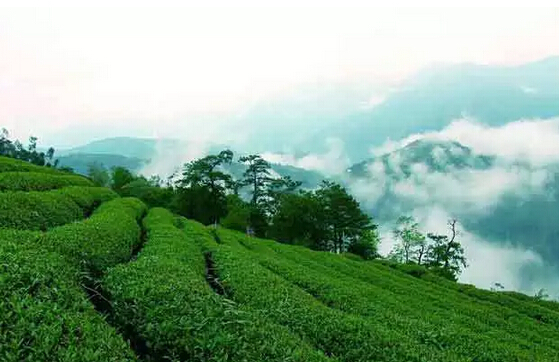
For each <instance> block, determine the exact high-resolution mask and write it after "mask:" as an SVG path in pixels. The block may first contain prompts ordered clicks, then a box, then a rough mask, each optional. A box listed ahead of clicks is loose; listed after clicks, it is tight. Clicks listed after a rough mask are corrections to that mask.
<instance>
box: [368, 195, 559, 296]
mask: <svg viewBox="0 0 559 362" xmlns="http://www.w3.org/2000/svg"><path fill="white" fill-rule="evenodd" d="M412 215H413V217H414V218H415V219H416V220H417V221H418V222H419V224H420V226H421V231H422V232H424V233H427V232H433V233H435V234H440V235H450V234H449V229H448V226H447V221H448V220H449V219H451V218H453V216H454V215H452V214H450V213H449V212H448V211H446V210H445V209H444V208H441V207H438V206H434V207H427V208H418V209H415V210H414V211H413V213H412ZM458 231H459V234H458V237H457V240H458V241H459V242H460V243H461V244H462V246H463V247H464V254H465V256H466V259H467V262H468V265H469V266H468V268H466V269H464V270H463V272H462V274H461V275H460V277H459V281H460V282H461V283H467V284H474V285H476V286H477V287H479V288H484V289H490V288H491V287H492V286H493V284H494V283H501V284H502V285H503V286H504V287H505V290H515V291H521V292H524V293H526V294H529V295H534V294H535V293H536V292H537V291H538V290H539V289H540V288H544V289H546V290H547V291H548V293H549V294H550V295H552V296H553V297H555V298H557V297H559V288H558V287H557V286H556V285H555V284H554V283H553V280H554V279H553V278H552V277H551V276H552V275H554V274H555V269H553V267H552V266H550V265H547V264H545V262H544V261H543V259H542V257H541V256H540V255H538V254H537V253H535V252H533V251H531V250H527V249H524V248H521V247H518V246H513V245H507V244H496V243H494V242H490V241H487V240H484V239H482V238H480V237H478V236H477V235H475V234H472V233H470V232H468V231H467V230H464V229H463V228H462V226H461V225H460V224H458ZM380 236H381V240H382V241H381V244H380V248H379V252H380V253H381V255H388V254H389V253H390V251H391V250H392V249H393V247H394V246H395V245H396V242H397V241H396V240H395V239H394V236H393V234H392V230H391V227H390V226H389V225H384V226H383V227H382V228H381V229H380ZM525 268H538V270H539V275H538V276H537V277H536V278H534V279H533V280H530V281H526V280H525V278H524V275H523V272H524V269H525Z"/></svg>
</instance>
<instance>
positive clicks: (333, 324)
mask: <svg viewBox="0 0 559 362" xmlns="http://www.w3.org/2000/svg"><path fill="white" fill-rule="evenodd" d="M218 234H219V238H220V240H221V241H222V243H223V245H222V244H220V245H218V246H216V247H215V248H214V249H213V250H212V255H213V256H214V260H215V261H216V265H217V266H218V274H219V276H220V278H221V280H222V281H223V285H224V287H225V288H226V290H227V291H228V293H231V295H233V296H234V299H235V301H237V302H238V303H240V304H242V305H245V306H247V307H249V308H251V309H252V310H253V312H254V313H259V314H260V315H261V316H262V317H264V318H268V319H269V320H270V321H273V322H275V323H278V324H281V325H283V326H286V327H287V328H289V329H290V330H291V331H292V333H294V334H296V335H298V336H299V338H301V339H302V340H307V341H309V342H310V343H312V344H313V345H314V346H316V348H318V349H320V350H322V351H324V352H325V353H326V354H327V355H328V356H332V357H334V358H336V359H338V360H340V361H368V360H376V361H420V360H422V359H421V358H423V360H429V361H454V360H457V359H452V358H450V357H451V355H449V354H447V353H437V352H435V351H429V349H427V348H424V347H423V346H420V345H414V344H413V343H411V342H410V340H409V338H405V337H404V336H402V335H401V334H400V333H399V331H395V330H392V329H391V328H390V326H385V325H383V323H378V322H376V321H374V320H373V319H370V320H368V319H366V318H363V317H361V316H357V315H354V314H352V313H344V312H342V311H340V310H336V309H334V308H330V307H328V306H327V305H328V304H327V303H324V302H322V301H319V300H317V298H319V297H320V296H319V295H316V294H313V293H312V292H310V293H309V292H307V291H305V290H304V289H302V288H301V287H300V286H297V285H294V284H292V283H291V281H289V280H287V279H285V278H286V275H284V274H282V275H278V271H277V270H275V269H270V267H271V265H268V264H266V265H260V264H259V262H260V260H261V259H260V258H259V256H258V254H260V255H262V256H263V258H266V259H268V258H267V257H266V256H265V255H264V254H265V253H264V252H263V251H259V252H258V253H253V252H250V251H248V250H246V249H245V248H244V247H242V246H241V245H240V244H239V243H238V240H242V242H243V243H245V244H247V243H251V240H253V241H252V243H251V245H258V244H259V243H260V242H261V241H260V240H256V239H250V238H245V237H244V236H242V235H241V234H233V233H231V232H228V231H226V230H220V231H218ZM286 247H288V246H286ZM290 248H291V247H290ZM305 250H306V249H305ZM274 257H275V258H279V257H278V256H274ZM296 273H297V272H296V271H294V273H293V274H296ZM340 297H341V298H343V296H341V295H340ZM369 304H374V299H371V302H370V303H369Z"/></svg>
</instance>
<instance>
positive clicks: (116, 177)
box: [110, 166, 136, 194]
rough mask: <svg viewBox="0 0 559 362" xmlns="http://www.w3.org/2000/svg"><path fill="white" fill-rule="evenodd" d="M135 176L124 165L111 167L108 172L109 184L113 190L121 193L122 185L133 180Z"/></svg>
mask: <svg viewBox="0 0 559 362" xmlns="http://www.w3.org/2000/svg"><path fill="white" fill-rule="evenodd" d="M135 178H136V177H135V176H134V175H133V174H132V172H130V170H128V169H127V168H125V167H121V166H118V167H113V168H112V169H111V174H110V179H111V181H110V184H111V185H110V186H111V188H112V189H113V190H115V191H116V192H118V193H119V194H120V193H121V191H122V189H123V187H125V186H126V185H128V184H129V183H130V182H132V181H134V179H135Z"/></svg>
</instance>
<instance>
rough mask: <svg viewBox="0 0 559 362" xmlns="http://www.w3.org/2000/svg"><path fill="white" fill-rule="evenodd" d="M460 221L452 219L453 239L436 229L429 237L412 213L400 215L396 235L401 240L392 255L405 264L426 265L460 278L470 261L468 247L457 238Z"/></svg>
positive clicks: (436, 272)
mask: <svg viewBox="0 0 559 362" xmlns="http://www.w3.org/2000/svg"><path fill="white" fill-rule="evenodd" d="M457 223H458V222H457V221H456V220H454V219H452V220H449V222H448V226H449V229H450V232H451V237H450V239H449V237H448V236H446V235H437V234H433V233H428V234H427V238H426V237H425V235H423V234H422V233H421V232H420V231H419V224H418V223H417V222H415V220H414V219H413V218H412V217H410V216H402V217H400V218H399V219H398V222H397V225H396V228H395V229H394V237H395V238H396V240H397V241H398V243H397V244H396V246H395V247H394V249H393V250H392V251H391V253H390V256H389V257H390V259H392V260H394V261H397V262H399V263H403V264H410V263H415V264H417V265H425V266H426V267H428V268H429V270H430V271H431V272H433V273H434V274H437V275H439V276H441V277H444V278H447V279H449V280H453V281H456V280H458V275H459V274H460V272H461V271H462V268H466V267H467V266H468V265H467V262H466V257H465V256H464V248H462V245H461V244H460V243H459V242H458V241H456V237H457V236H458V230H457ZM412 269H413V268H412ZM420 269H421V268H418V269H417V270H420Z"/></svg>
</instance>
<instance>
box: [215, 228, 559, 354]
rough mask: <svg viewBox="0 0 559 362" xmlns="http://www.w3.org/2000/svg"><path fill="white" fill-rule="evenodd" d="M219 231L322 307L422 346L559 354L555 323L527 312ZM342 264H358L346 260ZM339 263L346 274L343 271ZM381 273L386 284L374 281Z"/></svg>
mask: <svg viewBox="0 0 559 362" xmlns="http://www.w3.org/2000/svg"><path fill="white" fill-rule="evenodd" d="M219 236H220V239H221V240H222V241H223V242H226V243H229V244H232V245H234V244H235V243H236V242H241V243H242V245H244V246H245V247H248V248H249V249H250V250H252V253H251V256H250V258H251V259H252V260H255V261H258V262H259V263H260V264H261V265H262V266H264V267H266V269H268V270H270V271H272V272H273V273H274V274H276V275H279V276H280V277H282V278H284V279H285V280H287V281H290V282H292V283H293V284H295V285H297V286H298V287H300V288H302V289H303V290H305V291H306V292H308V293H309V294H311V295H313V296H314V297H315V298H317V299H318V300H320V301H321V302H323V303H324V304H325V305H328V306H330V307H332V308H336V309H340V310H342V311H344V312H346V313H350V314H353V315H361V316H363V317H364V318H365V319H366V320H370V321H371V323H379V324H381V325H384V326H386V327H389V328H390V329H391V330H393V331H398V332H399V333H401V334H403V335H404V336H406V337H407V338H408V339H411V340H413V341H414V342H413V343H414V344H416V345H417V346H418V347H419V346H421V345H425V346H428V347H430V348H435V349H440V350H441V351H443V350H445V351H449V352H452V353H453V354H454V355H459V356H460V358H473V359H474V360H491V361H510V360H534V361H550V360H553V359H555V358H557V357H558V354H557V342H556V338H557V336H558V332H559V330H558V328H557V326H556V325H555V326H553V324H551V325H545V323H541V321H540V322H537V321H536V320H534V319H531V318H526V316H523V315H522V314H519V313H518V312H517V311H515V310H511V309H508V308H501V306H498V305H488V304H486V303H483V302H480V301H475V300H471V299H470V300H468V299H466V300H465V298H464V296H463V295H460V294H458V293H456V292H454V291H452V290H446V291H445V292H444V293H442V294H439V293H438V292H437V291H436V290H434V289H433V288H431V285H430V283H426V282H422V281H420V280H417V279H415V278H412V277H407V278H402V280H401V281H397V280H396V279H391V278H390V277H389V276H387V275H379V273H377V275H376V278H375V276H373V277H372V278H371V279H370V283H368V282H366V281H365V280H363V281H360V280H358V279H360V278H361V277H362V276H365V274H366V271H365V270H363V269H365V267H366V266H367V263H364V262H354V261H350V260H349V259H347V258H344V257H340V256H337V255H333V254H329V253H323V252H313V251H310V250H308V249H303V248H295V247H292V246H286V245H281V244H278V243H275V242H271V241H264V240H259V239H254V238H247V237H246V236H244V235H242V234H240V233H232V232H229V231H224V230H222V231H220V232H219ZM237 244H238V243H237ZM336 262H338V264H336ZM348 262H349V263H352V264H355V265H356V268H355V269H351V270H350V269H349V268H348V267H346V266H344V263H348ZM344 268H345V269H346V270H347V273H343V272H342V271H343V270H344ZM395 274H398V273H394V272H393V271H392V272H391V275H395ZM401 275H402V276H406V275H404V274H401ZM379 279H380V280H385V282H384V283H383V284H382V285H379V284H378V283H379ZM371 318H372V319H371ZM519 330H522V331H523V332H522V333H518V331H519ZM434 336H435V337H436V338H434Z"/></svg>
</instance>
